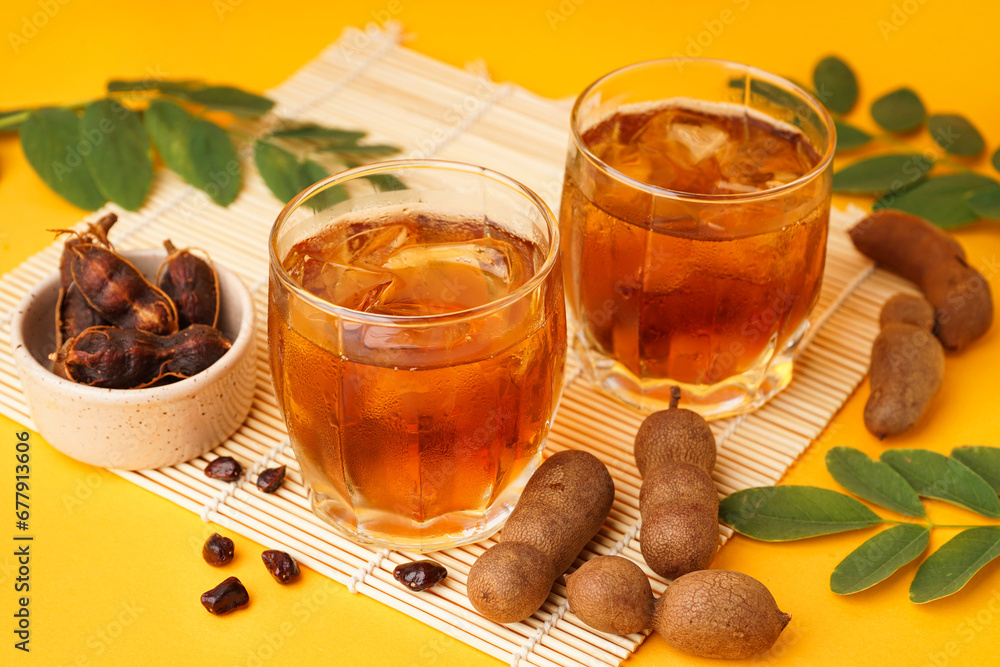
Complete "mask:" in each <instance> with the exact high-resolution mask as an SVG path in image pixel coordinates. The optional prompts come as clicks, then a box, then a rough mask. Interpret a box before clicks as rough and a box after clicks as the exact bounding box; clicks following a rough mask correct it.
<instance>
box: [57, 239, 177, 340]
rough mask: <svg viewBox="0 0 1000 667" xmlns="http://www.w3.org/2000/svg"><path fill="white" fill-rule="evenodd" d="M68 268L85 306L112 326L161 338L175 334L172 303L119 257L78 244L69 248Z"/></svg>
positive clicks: (175, 326)
mask: <svg viewBox="0 0 1000 667" xmlns="http://www.w3.org/2000/svg"><path fill="white" fill-rule="evenodd" d="M70 268H71V269H72V272H73V282H74V283H75V284H76V286H77V288H78V289H79V290H80V293H81V294H83V296H84V298H86V299H87V303H89V304H90V306H91V307H92V308H93V309H94V310H96V311H97V312H98V313H100V314H101V316H103V317H104V318H105V319H106V320H108V321H109V322H111V323H112V324H114V325H115V326H118V327H121V328H123V329H139V330H140V331H148V332H150V333H155V334H161V335H162V334H171V333H174V332H175V331H177V309H176V308H175V307H174V302H173V301H171V300H170V297H168V296H167V295H166V294H164V293H163V290H161V289H160V288H158V287H156V286H155V285H153V284H152V283H150V282H149V281H148V280H146V278H145V276H143V275H142V273H141V272H140V271H139V270H138V269H137V268H135V266H134V265H133V264H132V263H131V262H129V261H128V260H126V259H124V258H123V257H121V256H120V255H118V254H116V253H114V252H112V251H111V250H108V249H107V248H103V247H101V246H99V245H96V244H94V243H81V244H78V245H74V246H72V247H71V248H70Z"/></svg>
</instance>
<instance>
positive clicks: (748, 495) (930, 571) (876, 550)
mask: <svg viewBox="0 0 1000 667" xmlns="http://www.w3.org/2000/svg"><path fill="white" fill-rule="evenodd" d="M880 459H881V460H879V461H873V460H872V459H871V458H869V457H868V455H866V454H865V453H864V452H861V451H859V450H857V449H853V448H851V447H834V448H833V449H831V450H830V451H829V452H828V453H827V456H826V466H827V470H828V471H829V472H830V474H831V475H832V476H833V478H834V479H835V480H836V481H837V482H838V483H839V484H840V485H841V486H843V487H844V488H846V489H847V490H849V491H851V492H852V493H854V494H855V495H857V496H859V497H861V498H863V499H865V500H867V501H869V502H871V503H874V504H876V505H879V506H881V507H884V508H886V509H889V510H892V511H894V512H897V513H900V514H903V515H905V516H909V517H917V518H921V519H923V520H924V523H914V522H904V521H896V520H890V519H883V518H882V517H880V516H879V515H877V514H875V513H874V512H872V511H871V510H870V509H868V507H866V506H865V505H864V504H862V503H860V502H859V501H857V500H855V499H853V498H851V497H850V496H848V495H846V494H843V493H838V492H836V491H832V490H830V489H822V488H817V487H811V486H773V487H758V488H752V489H745V490H743V491H738V492H736V493H734V494H732V495H730V496H728V497H727V498H725V499H724V500H723V501H722V502H721V503H720V504H719V520H720V521H722V522H723V523H725V524H727V525H729V526H731V527H732V528H733V529H734V530H736V531H737V532H739V533H741V534H743V535H746V536H747V537H752V538H754V539H758V540H764V541H768V542H776V541H786V540H798V539H804V538H808V537H816V536H819V535H829V534H832V533H840V532H845V531H850V530H863V529H866V528H872V527H874V526H877V525H879V524H882V525H886V524H893V525H892V527H890V528H888V529H886V530H883V531H880V532H879V533H877V534H875V535H874V536H872V537H870V538H869V539H868V540H866V541H865V542H864V543H862V544H861V545H860V546H859V547H858V548H857V549H855V550H854V551H853V552H851V553H850V554H849V555H848V556H847V557H846V558H844V560H842V561H841V562H840V564H839V565H837V567H836V569H835V570H834V571H833V574H832V575H831V576H830V589H831V590H832V591H833V592H834V593H838V594H840V595H849V594H851V593H857V592H858V591H862V590H865V589H867V588H870V587H872V586H874V585H875V584H877V583H879V582H881V581H884V580H885V579H887V578H889V577H890V576H892V575H893V573H895V572H896V571H898V570H899V569H900V568H901V567H903V566H904V565H906V564H908V563H911V562H913V561H914V560H916V559H917V558H919V557H920V556H921V555H922V554H923V553H924V551H925V550H926V549H927V545H928V543H929V541H930V534H931V531H932V530H933V529H934V528H944V527H948V528H963V529H964V530H963V531H962V532H960V533H959V534H958V535H956V536H955V537H954V538H952V539H951V540H950V541H948V542H947V543H945V544H944V545H943V546H942V547H941V548H939V549H938V550H937V551H936V552H934V553H933V554H931V555H930V556H929V557H928V558H926V559H925V560H924V562H923V563H921V564H920V566H919V567H918V568H917V571H916V574H915V575H914V578H913V582H912V584H911V586H910V600H912V601H913V602H915V603H917V604H923V603H925V602H930V601H932V600H936V599H938V598H941V597H945V596H947V595H952V594H954V593H957V592H958V591H959V590H961V589H962V588H963V587H964V586H965V585H966V584H967V583H968V582H969V580H970V579H971V578H972V576H973V575H974V574H975V573H976V572H978V571H979V570H980V569H982V567H983V566H985V565H986V564H987V563H989V562H990V561H992V560H993V559H995V558H997V557H1000V525H991V526H975V525H968V526H941V525H935V524H934V523H932V522H931V521H929V520H927V514H926V512H925V511H924V508H923V504H922V503H921V502H920V497H925V498H936V499H938V500H942V501H944V502H947V503H951V504H953V505H956V506H958V507H962V508H964V509H967V510H969V511H972V512H976V513H978V514H981V515H982V516H985V517H989V518H997V517H998V516H1000V513H998V511H1000V498H998V496H997V493H998V492H1000V448H995V447H956V448H955V449H954V450H952V453H951V456H944V455H943V454H938V453H936V452H930V451H926V450H921V449H894V450H887V451H886V452H884V453H883V454H882V456H881V457H880Z"/></svg>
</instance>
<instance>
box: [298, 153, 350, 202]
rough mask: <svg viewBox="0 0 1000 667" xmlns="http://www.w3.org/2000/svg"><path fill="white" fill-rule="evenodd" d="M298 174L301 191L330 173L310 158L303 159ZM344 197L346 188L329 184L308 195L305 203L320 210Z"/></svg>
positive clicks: (340, 200) (344, 198) (342, 199)
mask: <svg viewBox="0 0 1000 667" xmlns="http://www.w3.org/2000/svg"><path fill="white" fill-rule="evenodd" d="M299 174H300V178H301V185H302V187H301V188H299V190H300V191H301V190H305V189H306V188H307V187H309V186H310V185H312V184H313V183H316V182H317V181H322V180H323V179H324V178H326V177H327V176H329V175H330V172H329V171H327V170H326V168H325V167H323V166H322V165H321V164H318V163H316V162H313V161H312V160H305V161H304V162H303V163H302V165H301V167H300V171H299ZM346 199H347V190H346V189H345V188H344V186H343V185H331V186H329V187H327V188H326V189H324V190H323V191H322V192H317V193H316V194H314V195H313V196H312V197H310V198H309V201H308V202H307V204H308V206H309V208H311V209H313V210H314V211H322V210H323V209H325V208H329V207H331V206H333V205H334V204H339V203H340V202H342V201H344V200H346Z"/></svg>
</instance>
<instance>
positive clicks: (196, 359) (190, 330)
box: [153, 324, 232, 382]
mask: <svg viewBox="0 0 1000 667" xmlns="http://www.w3.org/2000/svg"><path fill="white" fill-rule="evenodd" d="M163 344H164V345H166V346H167V347H168V348H169V350H170V358H169V359H167V361H165V362H164V363H163V364H162V365H161V366H160V373H161V374H162V375H173V376H176V377H181V378H186V377H191V376H192V375H195V374H197V373H200V372H201V371H203V370H205V369H206V368H208V367H209V366H211V365H212V364H214V363H215V362H216V361H217V360H218V359H219V357H221V356H222V355H223V354H225V353H226V350H228V349H229V348H230V347H231V346H232V343H231V342H230V340H229V339H228V338H226V337H225V335H224V334H223V333H222V332H221V331H219V330H218V329H216V328H215V327H212V326H209V325H207V324H192V325H191V326H189V327H187V328H185V329H181V330H180V331H178V332H177V333H175V334H172V335H170V336H168V337H166V339H165V340H164V341H163ZM157 379H158V378H157ZM153 381H154V382H155V381H156V380H155V379H154V380H153Z"/></svg>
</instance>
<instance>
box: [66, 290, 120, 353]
mask: <svg viewBox="0 0 1000 667" xmlns="http://www.w3.org/2000/svg"><path fill="white" fill-rule="evenodd" d="M104 324H109V322H108V321H107V320H106V319H104V318H103V317H101V315H100V313H98V312H97V311H96V310H94V309H93V308H91V307H90V304H89V303H87V300H86V299H85V298H83V295H82V294H80V290H79V289H77V287H76V284H75V283H73V282H70V284H69V287H64V288H61V289H60V290H59V299H58V300H57V301H56V348H60V347H62V344H63V342H64V341H68V340H70V339H71V338H75V337H76V336H78V335H79V334H80V333H81V332H82V331H83V330H84V329H88V328H90V327H96V326H100V325H104Z"/></svg>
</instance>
